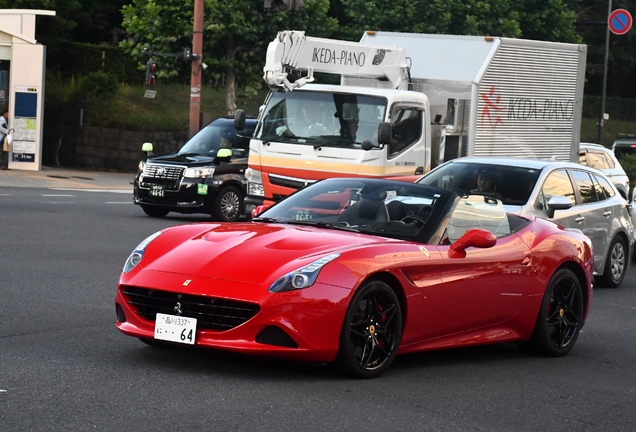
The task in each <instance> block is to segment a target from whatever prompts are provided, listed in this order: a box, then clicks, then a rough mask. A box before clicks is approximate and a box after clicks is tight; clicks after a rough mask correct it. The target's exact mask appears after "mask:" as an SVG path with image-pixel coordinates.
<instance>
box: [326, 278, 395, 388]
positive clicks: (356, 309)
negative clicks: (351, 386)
mask: <svg viewBox="0 0 636 432" xmlns="http://www.w3.org/2000/svg"><path fill="white" fill-rule="evenodd" d="M401 340H402V308H401V306H400V302H399V300H398V298H397V296H396V295H395V292H393V290H392V289H391V287H389V286H388V285H387V284H386V283H384V282H381V281H370V282H366V283H365V284H364V285H362V287H361V288H360V289H359V290H358V292H357V293H356V294H355V295H354V296H353V299H352V300H351V303H350V304H349V308H348V309H347V314H346V315H345V319H344V323H343V324H342V331H341V333H340V349H339V351H338V357H337V358H336V364H337V366H338V367H339V369H340V370H341V371H342V372H344V373H345V374H347V375H351V376H354V377H357V378H376V377H378V376H380V375H381V374H382V373H383V372H384V371H385V370H387V369H388V368H389V366H390V365H391V363H393V360H394V359H395V356H396V354H397V350H398V347H399V346H400V341H401Z"/></svg>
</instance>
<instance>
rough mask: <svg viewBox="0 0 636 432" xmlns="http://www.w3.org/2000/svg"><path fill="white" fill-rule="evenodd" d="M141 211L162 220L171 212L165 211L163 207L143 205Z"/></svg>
mask: <svg viewBox="0 0 636 432" xmlns="http://www.w3.org/2000/svg"><path fill="white" fill-rule="evenodd" d="M141 209H142V210H143V211H144V213H146V214H147V215H148V216H150V217H156V218H161V217H164V216H165V215H167V214H168V213H170V210H166V209H163V208H161V207H153V206H145V205H142V206H141Z"/></svg>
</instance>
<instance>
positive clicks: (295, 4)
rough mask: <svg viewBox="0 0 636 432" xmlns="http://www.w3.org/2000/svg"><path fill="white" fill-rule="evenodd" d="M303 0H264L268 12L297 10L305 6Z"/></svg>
mask: <svg viewBox="0 0 636 432" xmlns="http://www.w3.org/2000/svg"><path fill="white" fill-rule="evenodd" d="M303 5H304V2H303V0H264V3H263V7H264V9H265V10H266V11H268V12H287V11H297V10H299V9H300V8H301V7H303Z"/></svg>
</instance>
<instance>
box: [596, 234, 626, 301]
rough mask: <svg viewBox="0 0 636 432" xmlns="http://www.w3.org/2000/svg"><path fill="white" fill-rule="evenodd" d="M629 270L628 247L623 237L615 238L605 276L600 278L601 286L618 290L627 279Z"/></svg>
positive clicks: (610, 248) (606, 260)
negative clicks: (626, 275)
mask: <svg viewBox="0 0 636 432" xmlns="http://www.w3.org/2000/svg"><path fill="white" fill-rule="evenodd" d="M626 270H627V245H626V244H625V240H623V238H622V237H618V236H617V237H614V240H613V241H612V244H611V245H610V247H609V250H608V252H607V257H606V258H605V269H604V271H603V276H601V277H599V282H600V285H601V286H604V287H608V288H617V287H618V286H619V285H620V284H621V283H623V279H624V278H625V271H626Z"/></svg>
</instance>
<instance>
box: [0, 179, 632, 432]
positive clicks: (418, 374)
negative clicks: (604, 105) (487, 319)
mask: <svg viewBox="0 0 636 432" xmlns="http://www.w3.org/2000/svg"><path fill="white" fill-rule="evenodd" d="M194 220H206V219H205V218H201V217H193V216H175V217H168V218H165V219H152V218H149V217H147V216H145V215H144V214H143V212H142V211H141V209H139V208H137V207H135V206H134V205H133V204H132V203H131V197H130V195H129V194H122V193H120V194H117V193H110V192H97V191H94V192H86V191H73V190H66V191H55V190H50V189H44V188H42V189H37V188H12V187H2V188H0V245H1V246H0V431H11V432H13V431H87V430H95V431H100V430H101V431H129V430H134V431H150V430H153V431H157V430H159V431H163V430H170V431H204V430H205V431H300V430H303V431H305V430H306V431H330V432H333V431H387V430H388V431H557V430H558V431H577V432H581V431H600V430H603V431H628V430H634V428H635V426H634V424H636V410H635V409H634V408H635V407H636V368H635V367H634V365H635V364H636V296H635V293H636V270H635V269H633V268H632V269H630V271H629V272H628V274H627V279H626V280H625V282H624V284H623V285H622V287H620V288H618V289H613V290H612V289H602V288H599V289H596V290H595V292H594V299H593V304H592V309H591V313H590V317H589V320H588V323H587V325H586V327H585V328H584V331H583V333H582V334H581V336H580V337H579V340H578V341H577V345H576V346H575V348H574V349H573V351H572V352H570V354H569V355H568V356H566V357H564V358H558V359H553V358H542V357H534V356H529V355H526V354H524V353H522V352H521V351H519V349H518V348H517V347H516V346H515V345H512V344H508V345H498V346H490V347H478V348H470V349H459V350H447V351H438V352H428V353H420V354H415V355H408V356H402V357H398V358H397V359H396V361H395V363H394V364H393V366H392V367H391V369H390V370H389V371H388V372H387V373H386V374H385V375H383V376H382V377H381V378H379V379H376V380H367V381H364V380H352V379H348V378H344V377H341V376H340V375H338V374H336V373H334V372H333V371H332V370H331V369H330V368H329V367H324V366H320V365H308V364H298V363H288V362H281V361H276V360H263V359H259V358H253V357H245V356H239V355H234V354H227V353H222V352H216V351H203V350H196V349H180V350H169V349H155V348H151V347H148V346H146V345H144V344H143V343H141V342H140V341H138V340H137V339H134V338H131V337H127V336H124V335H122V334H120V333H119V332H118V331H117V330H116V328H115V308H114V302H113V297H114V294H115V288H116V284H117V279H118V277H119V273H120V271H121V268H122V266H123V263H124V261H125V259H126V257H127V256H128V254H129V253H130V252H131V251H132V249H133V248H134V247H135V246H136V245H137V244H138V243H139V242H140V241H141V240H143V239H144V238H145V237H146V236H147V235H149V234H151V233H153V232H155V231H157V230H159V229H161V228H163V227H166V226H169V225H174V224H180V223H185V222H189V221H194ZM245 266H246V267H247V266H249V263H245ZM448 313H449V314H452V313H453V311H452V310H450V311H448Z"/></svg>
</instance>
